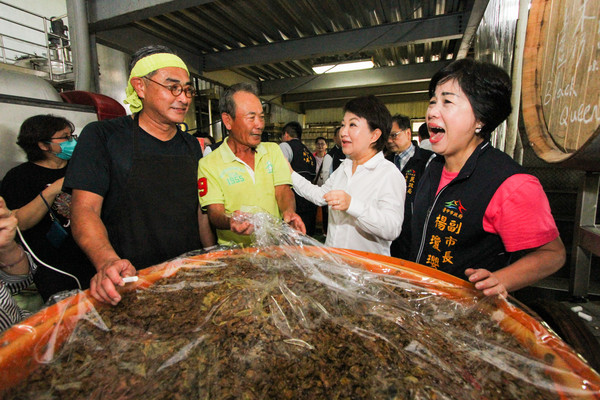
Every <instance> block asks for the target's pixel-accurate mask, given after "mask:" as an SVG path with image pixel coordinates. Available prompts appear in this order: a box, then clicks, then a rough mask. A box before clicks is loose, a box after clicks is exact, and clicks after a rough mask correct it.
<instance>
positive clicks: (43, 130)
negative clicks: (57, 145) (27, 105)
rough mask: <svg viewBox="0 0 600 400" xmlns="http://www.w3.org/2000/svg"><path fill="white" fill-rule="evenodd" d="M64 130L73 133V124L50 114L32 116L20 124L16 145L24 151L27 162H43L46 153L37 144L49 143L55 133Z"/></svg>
mask: <svg viewBox="0 0 600 400" xmlns="http://www.w3.org/2000/svg"><path fill="white" fill-rule="evenodd" d="M65 128H69V129H70V130H71V133H73V132H74V131H75V126H74V125H73V123H72V122H71V121H69V120H68V119H66V118H63V117H57V116H55V115H51V114H46V115H34V116H33V117H29V118H27V119H26V120H25V121H23V123H22V124H21V128H20V129H19V136H18V137H17V144H18V145H19V146H20V147H21V148H22V149H23V150H24V151H25V154H26V155H27V160H29V161H31V162H35V161H39V160H43V159H44V158H45V157H46V154H45V153H46V152H45V151H43V150H42V149H40V146H38V142H47V141H49V140H50V139H51V138H52V136H53V135H54V134H55V133H56V132H58V131H60V130H63V129H65Z"/></svg>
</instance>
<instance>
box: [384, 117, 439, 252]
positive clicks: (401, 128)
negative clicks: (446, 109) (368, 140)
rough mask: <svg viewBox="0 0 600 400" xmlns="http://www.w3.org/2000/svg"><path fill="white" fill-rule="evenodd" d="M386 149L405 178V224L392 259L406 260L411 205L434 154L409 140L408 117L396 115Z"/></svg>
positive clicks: (393, 250) (392, 247)
mask: <svg viewBox="0 0 600 400" xmlns="http://www.w3.org/2000/svg"><path fill="white" fill-rule="evenodd" d="M387 147H388V149H390V151H391V152H392V153H393V154H394V158H393V160H392V161H393V163H394V164H395V165H396V167H398V169H399V170H400V172H402V175H404V179H406V199H405V201H404V221H403V223H402V233H401V234H400V236H399V237H398V238H397V239H396V240H394V241H393V242H392V245H391V247H390V253H391V255H392V257H398V258H403V259H408V257H409V256H410V240H411V232H410V221H411V218H412V204H413V200H414V197H415V191H416V190H417V184H418V183H419V179H421V176H423V172H424V171H425V168H427V165H428V164H429V161H431V159H432V158H433V157H435V153H433V152H431V151H429V150H425V149H422V148H420V147H419V146H417V145H416V143H413V141H412V130H411V128H410V118H408V117H407V116H405V115H400V114H396V115H394V116H393V117H392V131H391V132H390V135H389V136H388V141H387Z"/></svg>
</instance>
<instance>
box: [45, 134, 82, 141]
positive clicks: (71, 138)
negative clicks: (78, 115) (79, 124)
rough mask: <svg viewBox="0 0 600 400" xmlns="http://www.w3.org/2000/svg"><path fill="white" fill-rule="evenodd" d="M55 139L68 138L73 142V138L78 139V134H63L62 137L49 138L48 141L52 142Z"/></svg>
mask: <svg viewBox="0 0 600 400" xmlns="http://www.w3.org/2000/svg"><path fill="white" fill-rule="evenodd" d="M53 140H67V141H69V142H72V141H73V140H77V135H67V136H61V137H53V138H50V139H48V142H51V141H53Z"/></svg>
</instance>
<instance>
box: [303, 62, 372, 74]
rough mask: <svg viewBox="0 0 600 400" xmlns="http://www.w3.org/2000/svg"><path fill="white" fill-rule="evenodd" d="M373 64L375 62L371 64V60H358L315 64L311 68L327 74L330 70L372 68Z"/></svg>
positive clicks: (316, 71) (341, 70) (318, 72)
mask: <svg viewBox="0 0 600 400" xmlns="http://www.w3.org/2000/svg"><path fill="white" fill-rule="evenodd" d="M374 66H375V64H373V61H372V60H358V61H350V62H344V63H337V64H327V65H315V66H313V67H312V69H313V71H315V73H317V74H329V73H332V72H344V71H358V70H361V69H369V68H373V67H374Z"/></svg>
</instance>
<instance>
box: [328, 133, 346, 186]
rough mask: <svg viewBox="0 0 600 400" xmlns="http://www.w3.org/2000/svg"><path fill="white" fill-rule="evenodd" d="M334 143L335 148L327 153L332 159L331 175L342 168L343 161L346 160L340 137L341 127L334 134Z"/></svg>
mask: <svg viewBox="0 0 600 400" xmlns="http://www.w3.org/2000/svg"><path fill="white" fill-rule="evenodd" d="M333 141H334V142H335V144H334V145H333V147H332V148H331V149H330V150H329V151H328V152H327V154H328V155H329V157H331V171H329V175H330V176H331V174H333V171H335V170H336V169H337V167H339V166H340V164H341V163H342V161H344V160H345V159H346V155H345V154H344V152H343V151H342V138H341V137H340V127H339V126H338V127H337V128H335V133H334V134H333Z"/></svg>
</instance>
